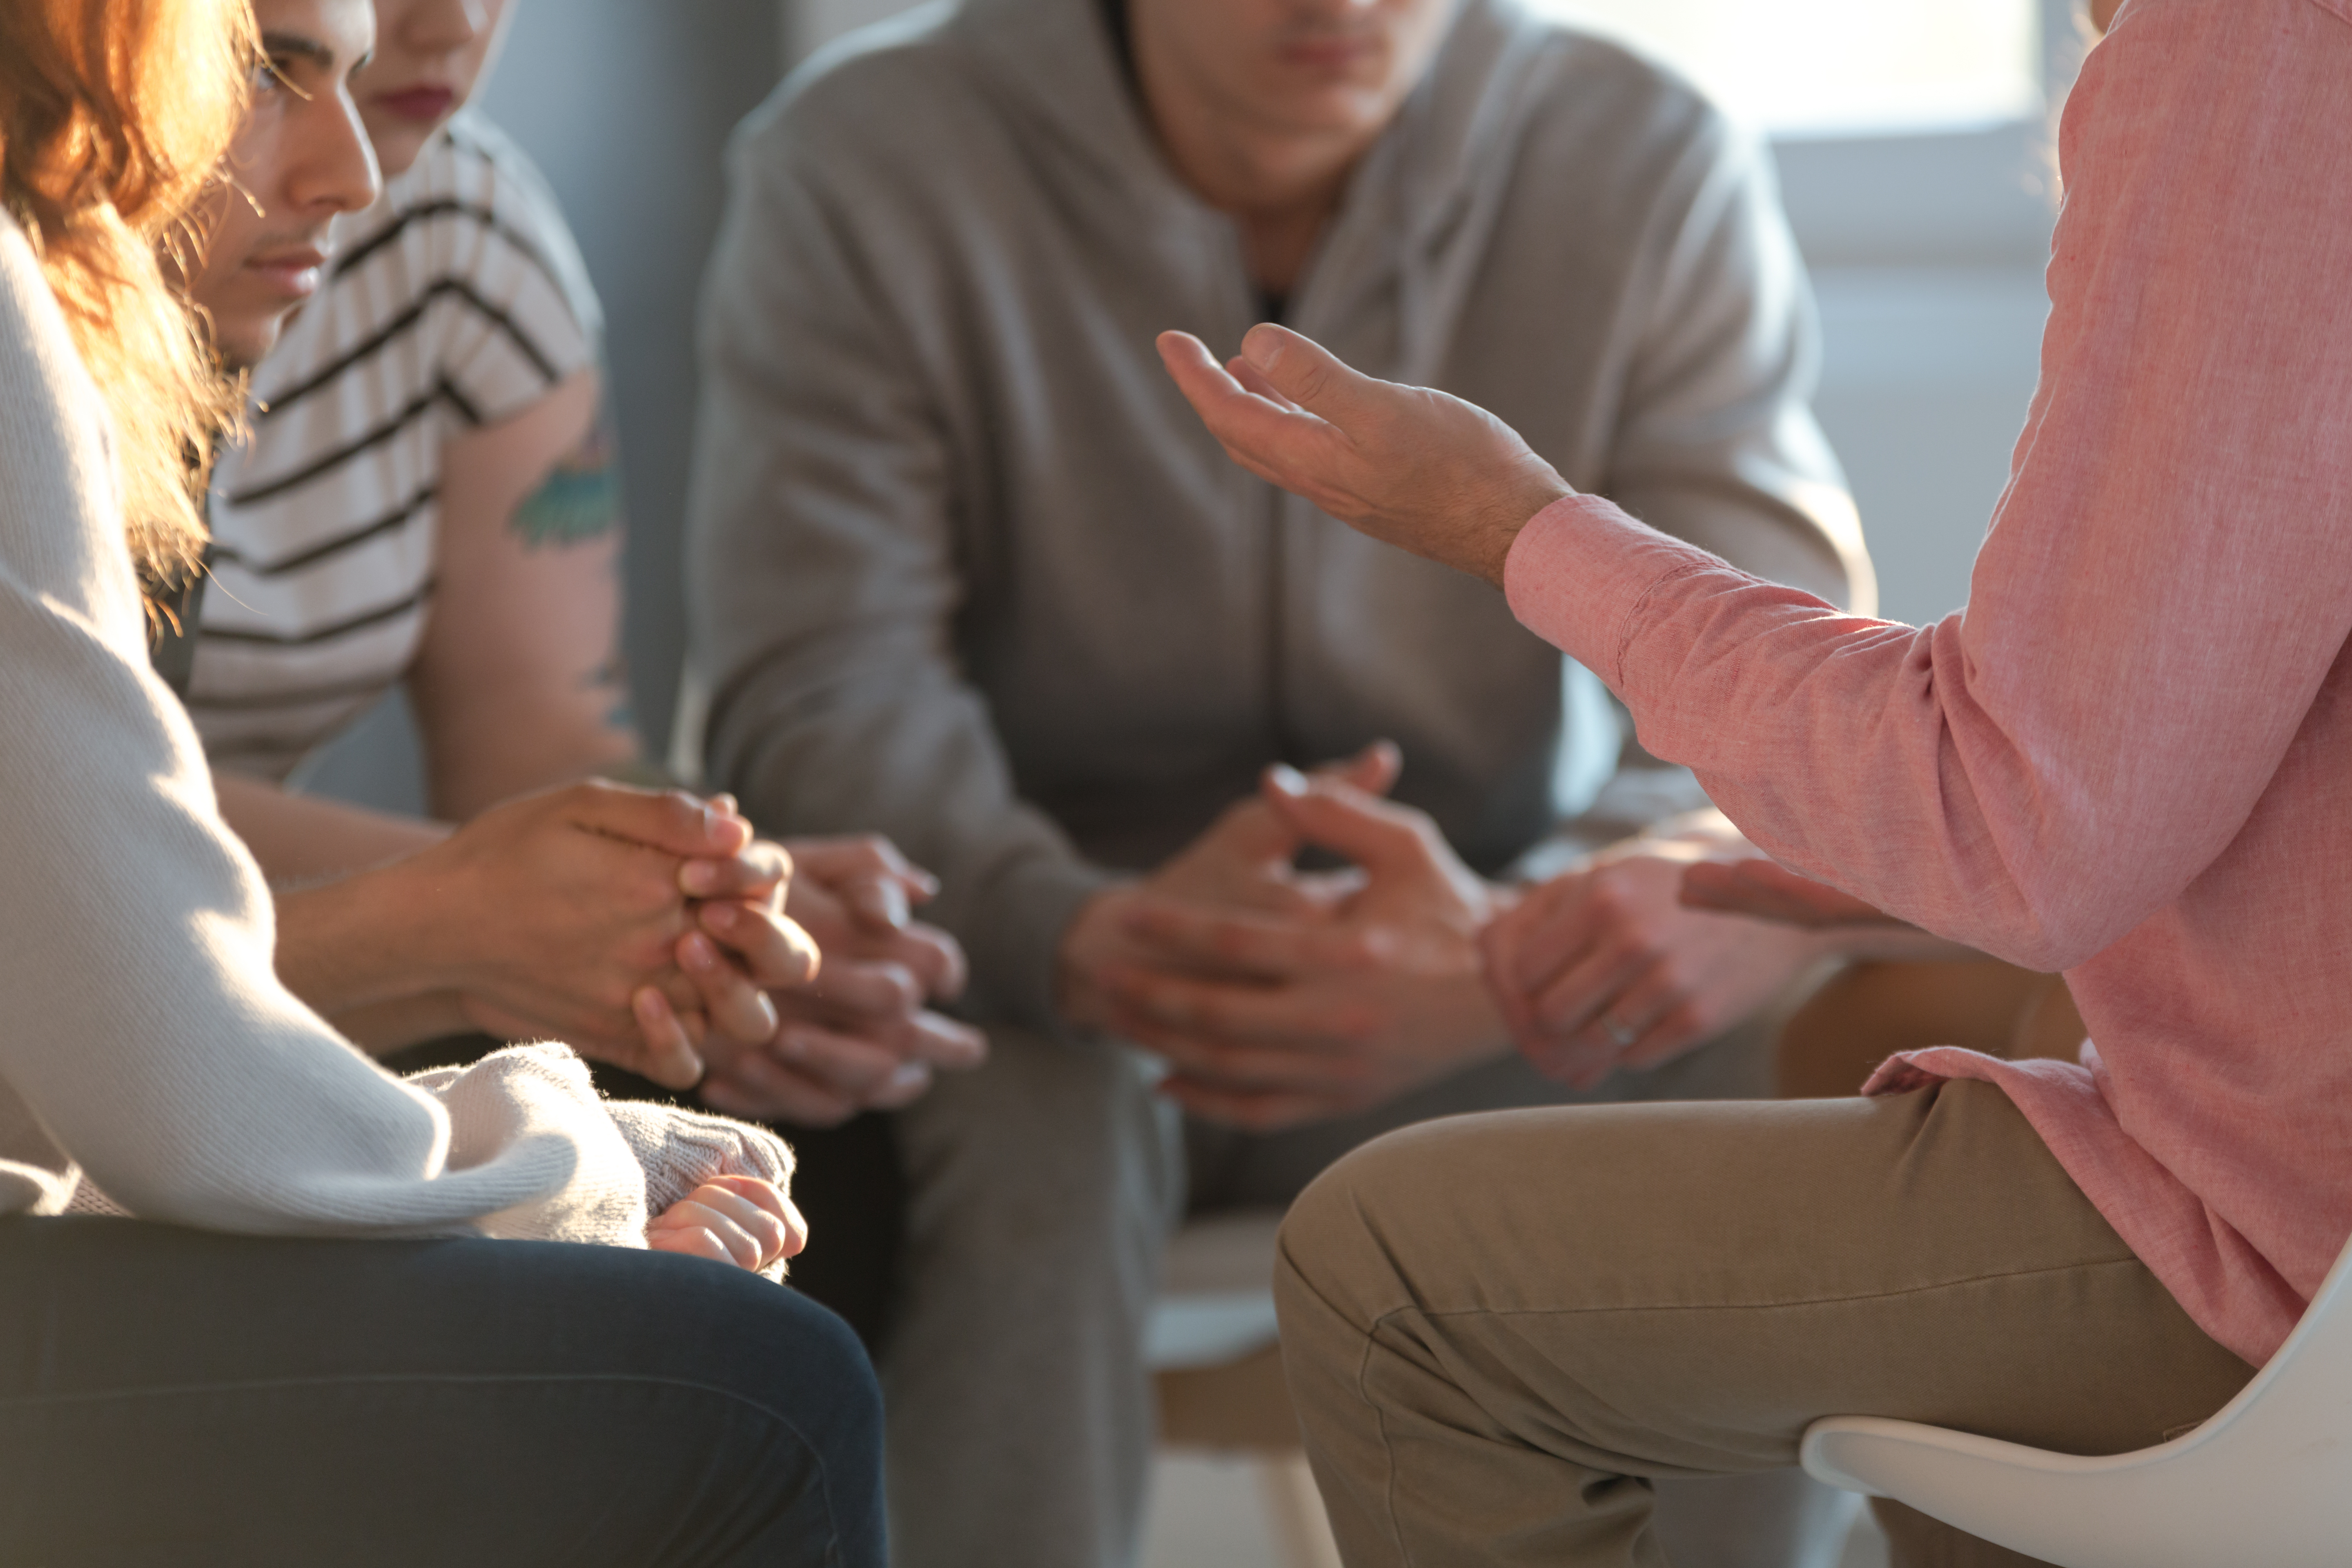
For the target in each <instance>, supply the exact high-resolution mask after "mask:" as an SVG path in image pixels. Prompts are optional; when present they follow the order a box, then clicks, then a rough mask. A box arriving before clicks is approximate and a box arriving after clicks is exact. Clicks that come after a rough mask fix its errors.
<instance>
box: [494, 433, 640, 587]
mask: <svg viewBox="0 0 2352 1568" xmlns="http://www.w3.org/2000/svg"><path fill="white" fill-rule="evenodd" d="M507 526H508V527H509V528H511V529H513V530H514V531H515V532H516V533H517V534H519V535H520V536H521V538H522V542H523V544H524V546H525V547H526V548H528V549H531V550H536V549H538V548H539V547H540V546H541V545H542V544H554V545H566V544H581V543H585V542H587V541H589V540H592V539H602V538H604V536H605V535H606V534H609V533H612V532H614V531H617V530H618V529H619V528H620V526H621V464H620V447H619V444H618V443H617V442H615V441H614V438H613V426H612V420H611V417H610V416H609V412H608V409H607V407H606V405H605V404H604V403H603V402H602V401H601V400H600V401H599V402H598V403H597V405H596V417H595V418H594V420H593V421H592V422H591V423H590V424H589V426H588V434H587V435H585V436H583V437H581V439H580V445H578V446H577V447H573V448H572V450H571V451H569V452H567V453H565V454H564V455H563V456H562V458H559V459H558V460H557V462H556V465H555V467H554V468H551V469H550V470H549V471H548V475H547V481H546V482H545V483H544V484H542V485H541V486H540V487H539V489H536V490H533V491H532V492H531V493H530V495H528V496H526V497H525V498H523V500H522V503H521V504H520V506H518V507H516V508H515V509H514V515H513V516H512V517H511V518H509V519H508V520H507Z"/></svg>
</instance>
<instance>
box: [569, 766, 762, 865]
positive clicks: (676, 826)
mask: <svg viewBox="0 0 2352 1568" xmlns="http://www.w3.org/2000/svg"><path fill="white" fill-rule="evenodd" d="M556 798H557V801H558V803H559V806H560V809H561V810H562V814H563V816H564V817H565V818H566V820H568V821H570V822H572V823H573V824H574V825H576V826H580V827H583V828H586V829H587V830H588V831H590V832H592V833H601V834H604V835H605V836H606V837H612V838H622V839H626V840H628V841H629V842H631V843H633V844H641V845H643V846H645V847H646V848H648V849H658V850H660V851H662V852H663V853H664V854H668V855H675V856H677V858H680V859H682V860H698V859H724V858H728V857H730V856H733V855H736V854H740V852H741V851H742V850H743V849H744V847H746V846H748V845H749V844H750V843H751V824H750V823H748V822H745V821H744V820H743V819H742V818H741V817H740V816H736V815H735V814H734V812H733V811H732V810H730V809H726V808H724V807H721V806H720V805H717V804H715V803H713V802H709V801H704V800H698V799H697V798H696V797H695V796H693V795H689V794H688V793H687V792H686V791H685V790H681V789H672V790H642V789H632V788H631V787H629V786H628V785H626V784H612V783H609V782H607V781H605V780H603V779H590V780H587V781H585V782H584V783H582V784H568V785H566V786H565V787H564V788H563V789H562V790H561V791H559V792H557V796H556Z"/></svg>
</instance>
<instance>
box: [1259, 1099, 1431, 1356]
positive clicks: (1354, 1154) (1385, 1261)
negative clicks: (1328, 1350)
mask: <svg viewBox="0 0 2352 1568" xmlns="http://www.w3.org/2000/svg"><path fill="white" fill-rule="evenodd" d="M1419 1131H1420V1129H1418V1128H1407V1129H1405V1130H1403V1131H1399V1132H1391V1133H1390V1134H1388V1135H1387V1136H1385V1137H1381V1138H1376V1139H1374V1140H1373V1141H1372V1142H1369V1143H1366V1144H1364V1145H1363V1146H1362V1147H1360V1148H1358V1149H1355V1150H1353V1151H1350V1152H1349V1153H1348V1154H1346V1155H1344V1156H1343V1157H1341V1158H1340V1159H1339V1161H1337V1162H1336V1163H1333V1164H1332V1165H1331V1166H1330V1168H1329V1169H1328V1170H1326V1171H1325V1172H1324V1173H1322V1174H1321V1175H1319V1176H1318V1177H1316V1178H1315V1180H1314V1181H1313V1182H1311V1183H1309V1184H1307V1190H1306V1191H1305V1192H1303V1193H1301V1194H1299V1195H1298V1197H1297V1201H1296V1202H1294V1203H1293V1204H1292V1205H1290V1212H1289V1213H1288V1214H1287V1215H1285V1216H1284V1218H1283V1222H1282V1231H1281V1237H1280V1240H1279V1244H1278V1246H1277V1248H1276V1265H1275V1305H1276V1310H1277V1311H1278V1313H1279V1314H1280V1316H1281V1320H1282V1327H1283V1338H1284V1340H1285V1342H1286V1343H1287V1342H1289V1341H1290V1340H1291V1339H1292V1337H1293V1334H1294V1331H1301V1332H1303V1331H1305V1330H1306V1329H1307V1325H1308V1324H1309V1323H1310V1322H1311V1321H1328V1320H1329V1319H1331V1318H1333V1317H1335V1316H1336V1317H1338V1318H1340V1319H1345V1320H1347V1321H1349V1322H1351V1323H1352V1325H1353V1326H1354V1327H1355V1328H1357V1329H1359V1330H1362V1329H1367V1328H1369V1327H1370V1325H1371V1323H1372V1322H1373V1321H1375V1320H1376V1319H1377V1318H1379V1317H1380V1316H1381V1314H1382V1313H1383V1312H1386V1311H1389V1310H1392V1309H1393V1308H1394V1306H1396V1305H1397V1304H1399V1303H1400V1302H1402V1300H1404V1299H1405V1297H1406V1294H1407V1293H1406V1290H1405V1288H1404V1285H1403V1281H1402V1273H1401V1270H1400V1265H1399V1260H1398V1258H1397V1257H1396V1256H1395V1254H1394V1252H1393V1251H1392V1249H1391V1238H1392V1237H1395V1236H1396V1234H1397V1227H1398V1226H1399V1225H1400V1224H1404V1225H1410V1224H1411V1223H1412V1222H1411V1218H1410V1216H1409V1215H1407V1214H1406V1213H1404V1212H1403V1210H1402V1206H1401V1205H1400V1204H1399V1203H1398V1202H1397V1199H1398V1197H1399V1195H1400V1194H1403V1193H1406V1192H1409V1191H1410V1190H1411V1188H1412V1184H1414V1183H1415V1182H1416V1181H1418V1180H1423V1179H1425V1178H1424V1177H1421V1176H1417V1175H1416V1174H1415V1173H1416V1171H1418V1170H1419V1168H1420V1166H1421V1164H1422V1161H1421V1159H1420V1158H1419V1151H1418V1150H1417V1148H1416V1145H1417V1144H1418V1143H1419V1142H1422V1140H1421V1139H1419V1138H1417V1137H1416V1136H1415V1134H1416V1133H1417V1132H1419Z"/></svg>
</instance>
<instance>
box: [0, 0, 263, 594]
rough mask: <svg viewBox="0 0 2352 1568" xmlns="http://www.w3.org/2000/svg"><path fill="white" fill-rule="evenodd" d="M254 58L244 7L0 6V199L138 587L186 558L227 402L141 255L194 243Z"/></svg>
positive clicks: (219, 379) (92, 0)
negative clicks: (53, 335) (116, 510)
mask: <svg viewBox="0 0 2352 1568" xmlns="http://www.w3.org/2000/svg"><path fill="white" fill-rule="evenodd" d="M259 58H260V46H259V41H258V39H257V36H256V34H255V30H254V23H253V13H252V11H251V9H250V5H249V3H248V0H0V201H5V203H6V204H7V207H8V210H9V212H10V214H11V215H12V216H15V218H16V221H17V223H18V224H19V225H21V226H23V227H24V229H25V232H26V235H27V236H28V237H30V238H31V240H32V242H33V246H34V248H35V251H36V252H37V255H38V256H39V258H40V263H41V270H42V273H43V276H44V277H45V278H46V279H47V281H48V285H49V288H50V289H51V291H52V292H54V293H55V294H56V295H57V299H58V305H59V306H60V307H62V308H63V310H64V311H65V317H66V322H67V324H68V327H69V328H70V329H71V331H72V333H73V339H74V346H75V347H76V348H77V349H78V350H79V351H80V354H81V359H82V363H83V364H85V365H86V366H88V367H89V374H90V378H91V380H93V381H94V382H95V383H96V384H97V385H98V390H99V393H100V396H101V397H103V398H104V399H105V402H106V405H107V407H108V409H109V410H110V412H111V414H112V416H113V420H114V446H115V453H116V458H117V461H118V464H119V466H120V470H121V480H122V494H123V503H124V514H125V515H124V527H125V529H126V531H128V534H129V537H130V542H131V553H132V555H133V557H134V558H135V559H136V560H137V561H138V562H139V563H140V565H141V566H142V569H143V570H144V572H145V573H146V574H147V576H148V578H149V580H150V581H151V582H152V581H161V580H168V579H171V578H173V577H175V576H177V575H179V574H184V573H185V572H187V571H189V570H192V569H193V568H194V563H195V561H196V558H197V555H198V553H199V552H200V550H201V548H202V545H203V542H204V524H203V519H202V514H201V512H200V510H199V508H198V505H197V501H196V497H197V496H198V495H199V494H200V493H201V489H200V485H201V472H200V470H201V468H202V467H203V462H204V458H205V454H208V453H209V452H210V450H211V448H212V444H213V442H214V440H215V437H216V436H217V434H218V433H219V431H220V430H221V428H222V427H223V426H224V424H225V423H226V420H227V419H228V418H230V417H231V416H232V415H233V412H234V409H235V407H236V402H235V397H234V389H233V387H232V386H231V384H229V383H228V381H227V380H226V377H225V376H224V375H223V374H222V373H221V372H220V371H219V370H218V369H217V368H216V367H215V364H214V363H213V358H212V355H211V353H209V351H208V350H206V348H205V345H204V343H203V341H202V339H201V338H200V336H199V334H198V332H197V331H196V326H195V322H194V316H193V315H192V313H191V311H190V310H189V309H188V306H187V304H186V302H185V301H184V300H183V299H182V298H181V296H180V294H179V292H178V291H177V290H176V289H173V287H171V285H170V284H169V283H168V282H167V281H166V279H165V278H164V275H163V267H162V265H161V263H160V261H159V259H158V253H159V249H161V248H163V247H172V248H173V249H174V250H175V252H177V253H179V254H185V249H186V247H189V246H191V245H192V244H194V236H193V235H192V234H191V233H190V232H189V230H188V228H187V226H186V215H187V214H188V212H189V211H190V209H191V207H192V205H194V202H195V200H196V198H197V197H198V195H200V194H201V193H202V192H203V191H204V189H205V186H206V184H208V183H209V182H210V181H212V180H213V179H214V178H215V174H216V171H217V170H218V169H219V168H220V165H221V160H222V158H223V156H224V155H225V154H226V152H227V150H228V144H229V141H230V139H231V138H232V137H233V136H235V135H236V129H237V125H238V122H239V121H240V119H241V118H242V116H243V114H244V111H245V105H246V101H247V83H248V82H249V80H250V79H251V75H252V71H253V69H254V67H255V63H256V62H257V60H258V59H259Z"/></svg>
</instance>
